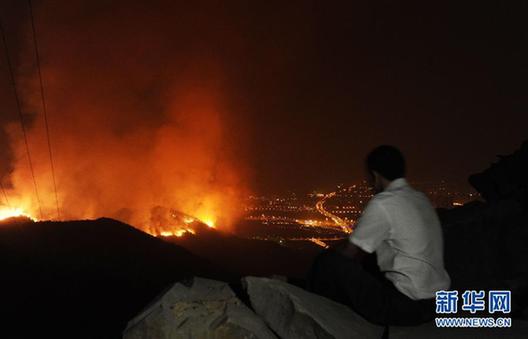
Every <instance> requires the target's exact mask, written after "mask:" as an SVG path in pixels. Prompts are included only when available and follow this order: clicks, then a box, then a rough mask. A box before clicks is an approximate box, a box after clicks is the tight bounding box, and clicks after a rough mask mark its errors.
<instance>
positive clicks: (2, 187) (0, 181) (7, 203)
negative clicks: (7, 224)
mask: <svg viewBox="0 0 528 339" xmlns="http://www.w3.org/2000/svg"><path fill="white" fill-rule="evenodd" d="M3 180H4V177H2V178H1V179H0V188H1V189H2V193H4V199H5V202H6V205H7V207H9V208H11V204H10V203H9V199H8V198H7V193H6V190H5V188H4V184H2V181H3Z"/></svg>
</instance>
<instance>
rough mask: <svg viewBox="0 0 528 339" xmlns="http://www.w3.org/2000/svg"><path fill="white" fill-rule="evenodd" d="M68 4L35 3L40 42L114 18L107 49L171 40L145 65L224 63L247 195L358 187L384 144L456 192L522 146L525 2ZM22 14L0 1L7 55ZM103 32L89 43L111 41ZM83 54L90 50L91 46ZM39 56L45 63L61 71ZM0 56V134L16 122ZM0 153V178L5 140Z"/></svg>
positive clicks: (23, 23)
mask: <svg viewBox="0 0 528 339" xmlns="http://www.w3.org/2000/svg"><path fill="white" fill-rule="evenodd" d="M73 3H75V5H72V2H71V1H34V5H35V7H36V8H37V10H36V17H37V22H38V25H39V27H41V32H42V33H41V36H42V41H43V44H45V41H46V39H51V38H50V36H48V37H46V34H47V33H46V25H47V22H48V21H46V20H50V18H53V15H57V17H58V18H60V19H61V20H63V22H64V23H67V24H64V27H65V29H69V27H71V28H72V29H74V30H75V29H80V30H85V29H95V30H96V31H97V25H98V21H97V18H101V17H108V16H111V17H113V20H115V29H116V32H118V33H119V34H117V33H116V34H115V37H114V38H115V39H116V40H119V39H131V38H132V39H133V38H134V37H136V36H138V32H141V31H143V29H146V31H147V32H148V34H154V35H155V33H156V30H158V29H159V30H160V34H163V35H164V36H166V37H167V36H169V37H171V36H173V37H174V45H175V46H176V47H174V48H171V49H169V50H167V49H164V50H163V51H162V52H158V51H157V49H156V48H146V49H145V51H144V52H143V53H144V55H145V60H147V61H148V62H152V63H153V64H155V63H156V62H157V58H158V54H157V53H163V54H164V57H163V60H167V59H170V58H174V59H179V58H180V55H185V56H186V57H189V58H190V59H193V60H195V59H200V60H208V59H213V60H215V62H216V63H217V64H219V65H221V69H222V72H223V77H224V78H225V79H226V82H225V83H228V84H229V85H228V87H229V89H228V91H227V92H228V93H229V94H228V101H229V107H230V109H231V112H232V113H231V115H230V117H229V123H228V126H230V129H229V130H230V133H228V135H227V136H226V138H228V139H229V140H230V142H231V143H232V144H236V145H237V147H235V149H236V151H235V153H236V155H237V157H238V158H239V159H240V161H241V162H242V163H244V164H245V166H247V167H248V168H249V173H250V174H249V177H250V184H251V186H252V189H253V190H254V191H256V192H262V193H266V192H281V191H287V190H296V191H308V190H312V189H328V188H330V187H332V186H333V185H335V184H337V183H339V182H351V181H354V180H359V179H362V178H363V158H364V156H365V154H366V153H367V152H368V151H369V149H371V148H373V147H374V146H376V145H378V144H383V143H390V144H394V145H396V146H399V147H400V148H401V149H402V151H403V152H404V153H405V154H406V156H407V158H408V162H409V176H410V177H411V179H415V180H447V181H457V182H464V181H465V180H466V178H467V176H468V175H469V174H471V173H473V172H475V171H479V170H482V169H484V168H486V167H487V166H488V164H489V163H490V162H491V161H493V160H494V157H495V155H497V154H507V153H511V152H512V151H514V150H515V149H516V148H517V147H518V146H520V144H521V142H522V141H523V140H524V139H526V138H527V137H528V133H527V132H526V131H527V124H528V115H527V114H526V112H527V110H528V100H527V93H528V92H527V89H528V88H527V85H526V84H527V82H526V79H527V76H528V36H527V34H528V27H527V25H528V21H527V20H526V17H527V14H528V4H527V3H526V2H519V3H517V2H514V1H501V2H496V3H494V4H491V3H490V2H474V3H470V2H467V3H466V2H464V4H462V2H460V1H452V2H446V1H439V2H437V3H436V4H433V3H432V2H429V1H421V2H414V3H406V4H401V3H400V2H398V1H377V2H374V1H362V2H360V1H343V2H337V1H332V2H327V1H326V2H325V1H318V2H310V1H299V2H294V1H259V2H257V1H239V2H234V1H225V3H226V4H224V1H215V2H201V1H192V4H189V2H188V1H184V2H182V3H184V4H182V5H178V4H171V2H170V1H161V2H159V3H158V1H148V4H142V5H137V4H135V3H133V2H130V1H116V2H113V4H112V5H107V4H105V2H104V1H84V2H83V1H74V2H73ZM26 10H27V8H26V7H25V6H24V4H22V5H21V4H20V1H4V0H2V1H1V5H0V18H1V20H2V23H3V25H4V26H5V27H6V31H7V33H8V38H9V39H10V43H11V45H10V47H11V49H12V54H13V55H17V54H19V53H20V51H19V50H20V49H21V48H22V47H21V46H23V45H24V43H23V41H24V39H25V33H24V32H26V29H27V14H26ZM73 12H74V13H75V15H70V14H71V13H73ZM135 12H138V13H140V14H138V15H139V16H138V20H134V18H135V16H134V15H135V14H134V13H135ZM41 13H46V14H45V15H44V14H41ZM50 13H51V14H50ZM55 13H56V14H55ZM131 13H132V14H131ZM121 15H123V16H124V19H123V20H121ZM39 18H41V19H39ZM65 18H68V20H69V21H68V20H66V19H65ZM159 22H163V23H166V24H158V23H159ZM171 27H173V29H174V32H171ZM105 30H106V31H105V32H99V33H103V34H104V35H108V36H112V34H114V33H115V32H113V31H112V29H109V28H108V27H105ZM127 32H128V33H129V34H127ZM153 32H154V33H153ZM173 33H174V34H173ZM55 34H57V32H56V31H55ZM138 39H139V38H138ZM95 41H97V40H95ZM116 44H117V45H118V43H116ZM86 48H87V50H90V51H91V53H93V51H94V50H95V51H98V46H97V43H95V44H94V45H90V46H86ZM42 49H43V59H44V62H45V63H53V62H55V63H57V62H58V61H57V60H54V59H49V58H47V57H46V54H45V51H46V46H45V45H44V46H42ZM108 51H110V52H108ZM3 53H4V51H3V50H2V55H3ZM97 53H99V52H97ZM97 53H93V54H91V55H98V54H97ZM108 53H111V48H110V49H109V50H105V51H104V52H103V51H101V52H100V54H104V55H101V58H104V57H107V55H108ZM168 53H170V55H168ZM1 60H2V64H1V65H0V66H1V72H0V75H1V78H0V100H1V105H0V122H1V123H2V124H5V123H6V122H9V121H14V119H16V112H15V111H14V109H13V98H12V92H11V89H10V87H9V82H8V77H7V72H6V66H5V59H4V57H2V59H1ZM160 60H161V59H160ZM86 62H88V63H89V62H90V60H89V59H88V60H87V61H86ZM182 65H184V63H182ZM22 66H23V65H22ZM22 66H21V65H18V67H22ZM182 67H183V66H182ZM94 71H97V70H94ZM102 71H104V70H102ZM153 76H154V77H155V76H156V73H154V74H153ZM161 78H162V76H160V79H161ZM154 87H155V86H154ZM125 90H126V89H125ZM145 95H147V94H145ZM49 114H50V116H52V115H53V111H52V110H50V112H49ZM72 114H75V113H72ZM153 119H155V118H153ZM51 127H52V128H53V126H51ZM204 133H206V131H204ZM0 147H1V151H0V159H1V160H2V161H1V165H0V170H2V171H3V172H4V173H5V172H7V170H8V169H9V165H8V163H9V150H8V144H7V143H6V141H5V136H3V137H2V138H0Z"/></svg>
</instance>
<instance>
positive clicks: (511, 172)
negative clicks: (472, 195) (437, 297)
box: [439, 142, 528, 316]
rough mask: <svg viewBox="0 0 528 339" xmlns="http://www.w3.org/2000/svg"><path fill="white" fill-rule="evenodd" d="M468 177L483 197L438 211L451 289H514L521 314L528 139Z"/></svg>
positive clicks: (527, 234) (527, 269) (526, 282)
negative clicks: (510, 152)
mask: <svg viewBox="0 0 528 339" xmlns="http://www.w3.org/2000/svg"><path fill="white" fill-rule="evenodd" d="M469 181H470V183H471V184H472V185H473V186H474V187H475V189H476V190H477V191H478V192H479V193H480V194H481V196H482V198H483V201H475V202H472V203H469V204H466V205H464V206H462V207H459V208H454V209H451V210H440V211H439V215H440V219H441V221H442V226H443V229H444V237H445V264H446V269H447V271H448V272H449V274H450V276H451V279H452V289H458V290H467V289H493V288H498V289H512V293H513V294H512V303H514V306H515V309H514V310H513V315H514V316H523V310H525V309H526V308H527V307H528V265H527V262H528V246H527V245H526V244H527V243H528V203H527V202H528V185H527V183H528V142H524V144H523V145H522V147H521V148H520V149H519V150H517V151H516V152H514V153H513V154H511V155H508V156H501V157H500V160H499V161H497V162H495V163H494V164H492V165H491V166H490V167H489V168H488V169H486V170H484V171H483V172H481V173H478V174H475V175H472V176H470V178H469ZM524 314H526V312H525V311H524Z"/></svg>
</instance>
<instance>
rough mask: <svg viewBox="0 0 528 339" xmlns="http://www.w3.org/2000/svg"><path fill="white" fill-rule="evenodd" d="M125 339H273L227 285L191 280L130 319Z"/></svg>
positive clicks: (270, 332)
mask: <svg viewBox="0 0 528 339" xmlns="http://www.w3.org/2000/svg"><path fill="white" fill-rule="evenodd" d="M123 338H125V339H147V338H148V339H157V338H163V339H169V338H218V339H220V338H226V339H227V338H259V339H272V338H276V336H275V335H274V334H273V332H272V331H270V329H269V328H268V327H267V326H266V325H265V323H264V321H263V320H262V319H260V318H259V317H258V316H257V315H255V313H253V312H252V311H251V310H250V309H249V308H248V307H247V306H245V305H244V304H243V303H242V302H241V301H240V299H238V298H237V297H236V296H235V294H234V293H233V291H232V290H231V288H229V286H228V285H227V284H226V283H223V282H219V281H214V280H208V279H201V278H194V279H193V280H192V281H190V282H189V283H188V284H184V283H176V284H174V285H173V286H172V287H171V288H170V289H169V290H168V291H166V292H165V293H163V294H162V295H161V296H160V297H159V298H158V299H157V300H156V301H155V302H154V303H152V304H151V305H150V306H148V307H147V309H146V310H144V311H143V312H141V313H140V314H139V315H138V316H137V317H135V318H134V319H132V320H131V321H130V322H129V323H128V326H127V328H126V330H125V332H124V334H123Z"/></svg>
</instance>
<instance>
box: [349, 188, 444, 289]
mask: <svg viewBox="0 0 528 339" xmlns="http://www.w3.org/2000/svg"><path fill="white" fill-rule="evenodd" d="M350 241H351V242H352V243H354V244H356V245H357V246H359V247H361V248H362V249H363V250H365V251H366V252H369V253H371V252H373V251H375V252H376V256H377V260H378V265H379V267H380V270H381V271H382V272H385V276H386V277H387V279H389V280H391V281H392V282H393V283H394V285H395V286H396V288H397V289H398V290H399V291H400V292H402V293H404V294H405V295H407V296H409V297H410V298H412V299H426V298H433V297H434V292H435V291H437V290H442V289H447V288H449V285H450V279H449V275H448V274H447V272H446V271H445V269H444V261H443V238H442V230H441V227H440V223H439V220H438V217H437V215H436V212H435V210H434V209H433V207H432V206H431V204H430V202H429V200H428V199H427V197H426V196H425V195H424V194H423V193H421V192H418V191H416V190H414V189H412V187H410V186H409V185H408V184H407V182H406V180H405V179H403V178H400V179H396V180H394V181H393V182H391V184H390V185H389V186H388V187H387V188H386V189H385V190H384V191H383V192H381V193H379V194H377V195H375V196H374V197H373V198H372V200H371V201H370V202H369V204H368V206H367V208H366V209H365V211H364V213H363V216H362V217H361V219H360V221H359V223H358V227H357V228H356V230H355V231H354V232H353V233H352V235H351V236H350Z"/></svg>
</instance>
